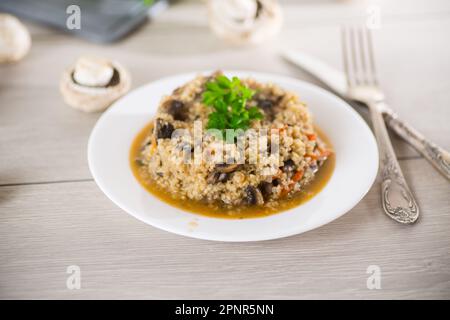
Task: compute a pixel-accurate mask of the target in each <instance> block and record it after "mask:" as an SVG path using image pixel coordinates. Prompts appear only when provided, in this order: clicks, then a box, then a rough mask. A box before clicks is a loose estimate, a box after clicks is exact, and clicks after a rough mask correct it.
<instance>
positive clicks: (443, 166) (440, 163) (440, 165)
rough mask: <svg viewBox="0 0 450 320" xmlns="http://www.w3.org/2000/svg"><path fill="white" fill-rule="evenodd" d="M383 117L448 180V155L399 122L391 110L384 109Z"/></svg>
mask: <svg viewBox="0 0 450 320" xmlns="http://www.w3.org/2000/svg"><path fill="white" fill-rule="evenodd" d="M384 116H385V119H386V122H387V124H388V125H389V127H390V128H391V129H393V130H394V131H395V133H397V134H398V135H399V136H400V137H402V138H403V139H404V140H405V141H406V142H408V143H409V144H410V145H411V146H413V147H414V148H415V149H416V150H417V151H418V152H420V153H421V154H422V155H423V156H424V157H425V158H426V159H427V160H428V161H430V162H431V164H432V165H433V166H434V167H435V168H436V169H437V170H438V171H439V172H440V173H441V174H442V175H443V176H444V177H446V178H447V179H448V180H450V153H449V152H448V151H446V150H444V149H443V148H441V147H439V146H437V145H436V144H434V143H433V142H431V141H429V140H427V139H426V138H425V137H424V136H423V135H422V134H421V133H420V132H418V131H417V130H416V129H414V128H413V127H411V126H410V125H409V124H408V123H406V122H404V121H402V120H400V119H399V118H398V116H397V114H395V112H393V111H392V110H391V109H386V111H385V112H384Z"/></svg>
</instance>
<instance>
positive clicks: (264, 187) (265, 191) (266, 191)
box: [258, 181, 273, 200]
mask: <svg viewBox="0 0 450 320" xmlns="http://www.w3.org/2000/svg"><path fill="white" fill-rule="evenodd" d="M272 187H273V185H272V183H270V182H267V181H262V182H261V183H260V184H259V185H258V189H259V190H260V191H261V194H262V196H263V198H264V200H267V199H269V197H270V196H271V195H272Z"/></svg>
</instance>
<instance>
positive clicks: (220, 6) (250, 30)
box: [208, 0, 283, 43]
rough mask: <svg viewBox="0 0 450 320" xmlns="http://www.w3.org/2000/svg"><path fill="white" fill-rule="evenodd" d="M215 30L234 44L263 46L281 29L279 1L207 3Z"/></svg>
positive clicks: (211, 1)
mask: <svg viewBox="0 0 450 320" xmlns="http://www.w3.org/2000/svg"><path fill="white" fill-rule="evenodd" d="M208 8H209V20H210V26H211V28H212V30H213V31H214V32H215V33H216V34H217V35H218V36H220V37H222V38H224V39H227V40H230V41H231V42H234V43H246V42H249V43H260V42H262V41H264V40H266V39H267V38H269V37H271V36H273V35H275V34H276V33H278V32H279V30H280V29H281V25H282V21H283V17H282V12H281V8H280V5H279V4H278V1H277V0H208Z"/></svg>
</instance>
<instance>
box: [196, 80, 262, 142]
mask: <svg viewBox="0 0 450 320" xmlns="http://www.w3.org/2000/svg"><path fill="white" fill-rule="evenodd" d="M205 87H206V90H205V92H204V93H203V103H204V104H205V105H207V106H209V107H212V108H213V109H214V110H215V111H214V112H212V113H211V114H210V115H209V118H208V124H207V129H219V130H221V131H222V133H223V134H224V133H225V130H226V129H235V130H236V129H243V130H245V129H248V128H249V126H250V124H251V122H252V121H254V120H261V119H263V114H262V113H261V111H260V110H259V109H258V108H257V107H250V108H247V106H246V105H247V101H248V100H250V99H251V98H252V97H253V95H254V94H255V92H254V91H253V90H251V89H250V88H248V87H246V86H245V85H244V84H242V83H241V81H240V80H239V78H237V77H233V78H232V79H228V78H227V77H226V76H223V75H220V76H217V77H216V78H215V79H214V80H211V81H209V82H207V83H206V85H205Z"/></svg>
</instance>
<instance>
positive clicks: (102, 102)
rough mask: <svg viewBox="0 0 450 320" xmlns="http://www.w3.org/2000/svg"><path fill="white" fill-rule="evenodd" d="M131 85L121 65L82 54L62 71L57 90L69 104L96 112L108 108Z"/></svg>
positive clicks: (86, 110)
mask: <svg viewBox="0 0 450 320" xmlns="http://www.w3.org/2000/svg"><path fill="white" fill-rule="evenodd" d="M130 86H131V79H130V76H129V73H128V71H127V70H126V69H125V68H124V67H123V66H122V65H121V64H119V63H118V62H115V61H110V60H106V59H102V58H96V57H87V56H85V57H81V58H79V59H78V60H77V62H76V63H75V64H74V65H73V66H71V67H69V68H68V69H67V70H66V71H65V72H64V73H63V75H62V78H61V83H60V91H61V93H62V95H63V98H64V101H65V102H66V103H67V104H68V105H70V106H71V107H74V108H75V109H79V110H81V111H84V112H97V111H102V110H105V109H106V108H108V107H109V106H110V105H111V104H112V103H113V102H114V101H116V100H117V99H118V98H120V97H121V96H122V95H124V94H125V93H126V92H128V90H129V89H130Z"/></svg>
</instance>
